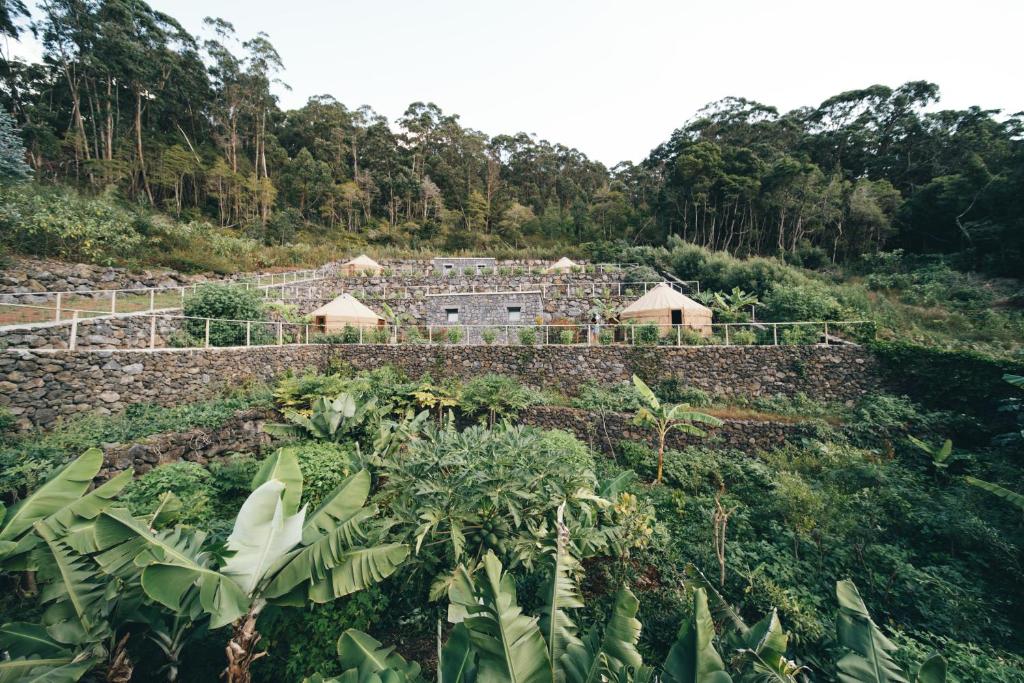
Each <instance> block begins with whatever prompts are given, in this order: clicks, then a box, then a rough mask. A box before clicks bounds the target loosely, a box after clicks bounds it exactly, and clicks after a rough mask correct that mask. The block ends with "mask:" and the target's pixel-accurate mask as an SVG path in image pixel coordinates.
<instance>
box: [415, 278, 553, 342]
mask: <svg viewBox="0 0 1024 683" xmlns="http://www.w3.org/2000/svg"><path fill="white" fill-rule="evenodd" d="M426 298H427V307H426V321H425V322H426V324H428V325H433V326H435V327H455V326H461V325H468V326H470V327H466V328H464V333H465V334H464V338H465V339H466V341H469V342H470V343H474V342H478V341H479V340H480V333H481V332H482V331H483V330H484V329H486V328H493V329H494V330H495V333H497V334H502V333H503V332H504V328H505V327H517V326H521V325H535V324H536V323H537V318H538V316H540V317H543V315H544V302H543V301H542V300H541V295H540V291H525V292H513V291H509V292H487V293H481V292H476V293H474V292H462V293H451V294H428V295H427V297H426ZM477 326H479V327H477ZM514 332H515V331H514V330H513V334H514Z"/></svg>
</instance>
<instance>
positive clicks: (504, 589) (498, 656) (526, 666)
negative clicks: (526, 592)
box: [449, 551, 551, 683]
mask: <svg viewBox="0 0 1024 683" xmlns="http://www.w3.org/2000/svg"><path fill="white" fill-rule="evenodd" d="M483 565H484V576H483V577H481V579H480V580H479V581H476V582H473V581H472V579H470V578H469V576H468V574H467V573H466V570H465V569H464V568H463V567H459V569H458V570H457V571H458V572H459V573H460V574H462V578H461V586H460V587H459V588H455V584H453V590H451V591H449V597H450V598H451V599H452V600H453V601H455V600H459V601H461V606H462V607H463V608H464V609H465V611H466V614H467V616H466V617H465V619H464V620H463V622H462V623H464V624H465V625H466V628H467V629H468V630H469V633H470V640H471V642H472V644H473V647H474V648H475V650H476V652H477V658H478V677H479V679H480V680H481V681H488V682H489V681H495V682H496V681H508V682H510V683H550V681H551V665H550V663H549V661H548V650H547V647H546V646H545V644H544V638H543V636H541V632H540V628H538V626H537V620H536V619H534V618H531V617H528V616H526V615H524V614H523V610H522V608H520V607H519V605H518V604H517V603H516V589H515V581H514V579H513V578H512V575H511V574H507V573H504V572H503V571H502V566H501V562H500V561H499V560H498V558H497V557H496V556H495V555H494V553H493V552H490V551H488V553H487V555H485V556H484V561H483ZM457 583H458V582H457ZM467 584H469V585H472V586H473V594H474V597H473V598H469V599H467V596H466V595H465V587H466V585H467Z"/></svg>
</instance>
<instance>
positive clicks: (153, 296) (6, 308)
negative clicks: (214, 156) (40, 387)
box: [0, 268, 328, 326]
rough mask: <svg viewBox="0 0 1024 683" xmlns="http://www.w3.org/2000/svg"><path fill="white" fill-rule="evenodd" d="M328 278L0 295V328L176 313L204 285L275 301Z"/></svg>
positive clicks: (270, 276)
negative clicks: (301, 286)
mask: <svg viewBox="0 0 1024 683" xmlns="http://www.w3.org/2000/svg"><path fill="white" fill-rule="evenodd" d="M326 277H328V274H327V271H326V270H324V269H322V268H318V269H315V270H294V271H287V272H283V273H266V274H260V275H257V276H255V277H253V278H244V279H239V280H223V281H217V280H212V281H210V282H204V283H196V284H192V285H178V286H174V287H137V288H129V289H85V290H67V291H52V292H13V293H5V294H0V326H2V325H13V324H26V323H39V322H49V321H60V320H65V319H68V318H70V317H71V316H72V315H73V314H74V313H75V312H77V313H78V316H79V317H82V318H85V317H93V316H99V315H117V314H119V313H137V312H154V311H158V310H168V309H178V308H181V307H182V304H183V303H184V301H185V297H186V295H187V294H189V293H194V292H195V291H196V290H197V289H199V288H200V287H203V286H204V285H207V284H216V285H226V286H231V287H242V288H245V289H252V290H258V291H260V292H262V293H263V295H264V296H265V297H275V298H276V295H277V294H279V293H281V291H282V289H283V288H285V287H295V286H296V285H297V284H299V283H310V282H316V281H319V280H323V279H325V278H326Z"/></svg>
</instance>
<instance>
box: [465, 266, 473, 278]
mask: <svg viewBox="0 0 1024 683" xmlns="http://www.w3.org/2000/svg"><path fill="white" fill-rule="evenodd" d="M462 274H463V275H465V276H467V277H471V276H473V275H476V268H473V267H472V266H466V267H465V268H463V269H462Z"/></svg>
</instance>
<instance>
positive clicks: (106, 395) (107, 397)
mask: <svg viewBox="0 0 1024 683" xmlns="http://www.w3.org/2000/svg"><path fill="white" fill-rule="evenodd" d="M99 398H100V400H101V401H103V402H104V403H117V402H118V401H120V400H121V394H119V393H117V392H116V391H104V392H102V393H100V396H99Z"/></svg>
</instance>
